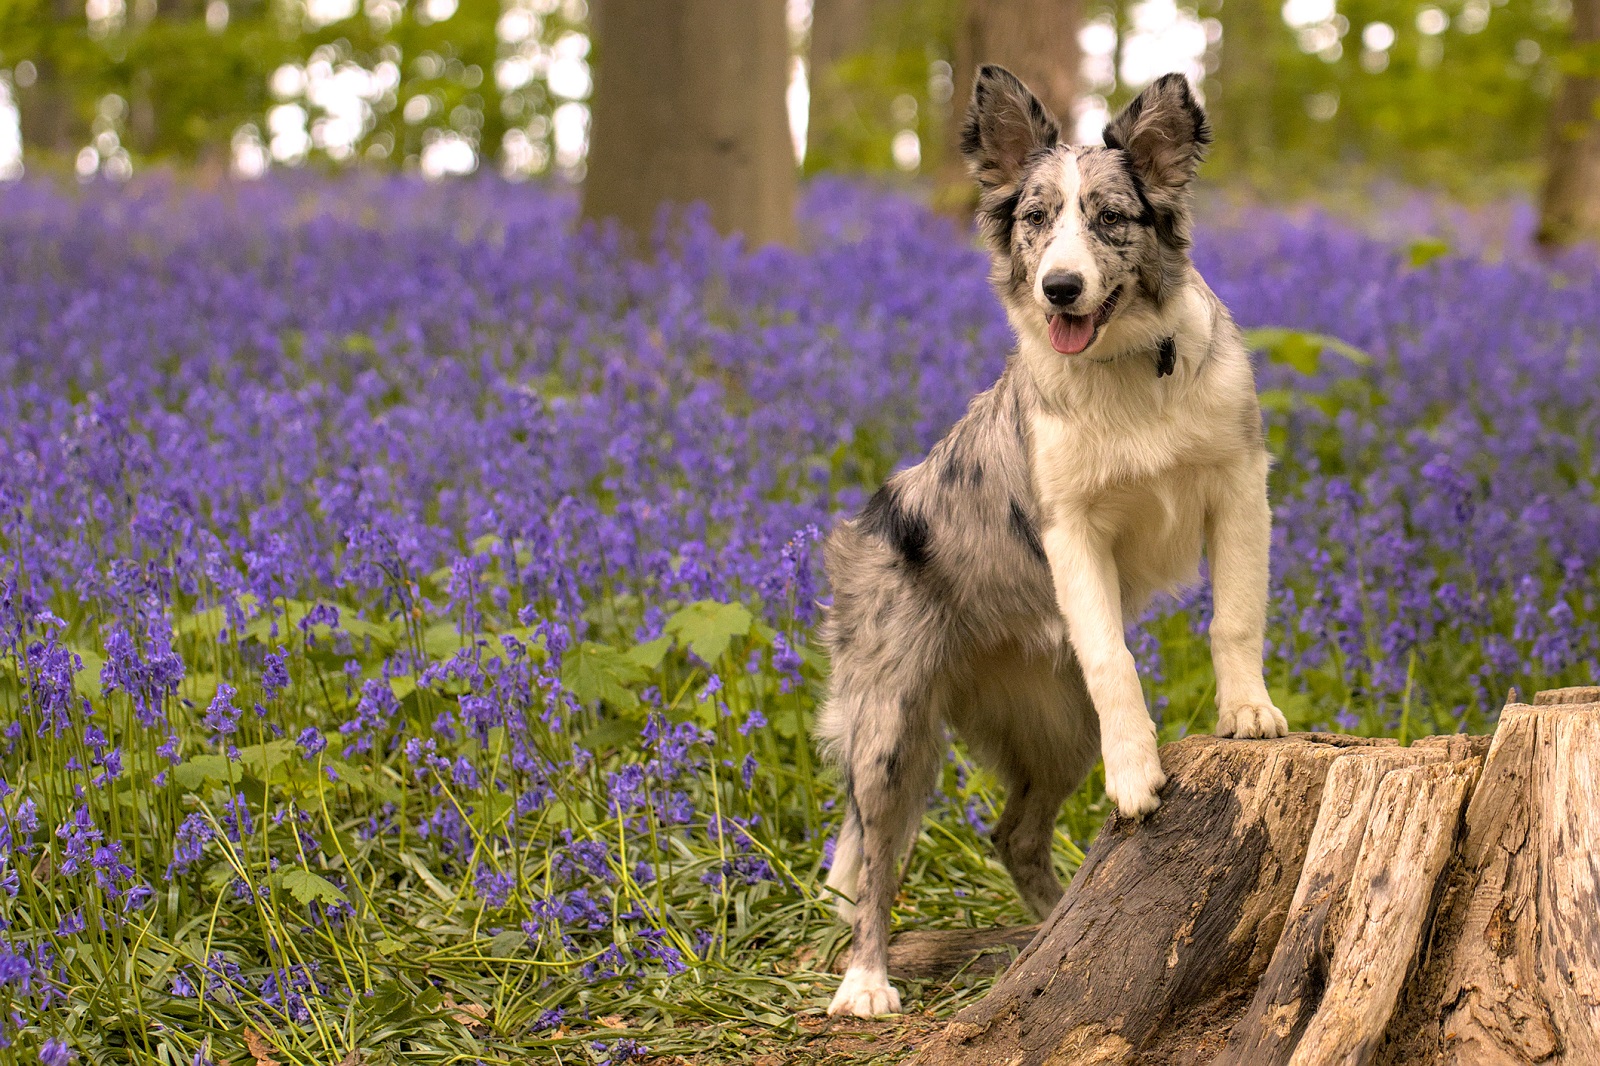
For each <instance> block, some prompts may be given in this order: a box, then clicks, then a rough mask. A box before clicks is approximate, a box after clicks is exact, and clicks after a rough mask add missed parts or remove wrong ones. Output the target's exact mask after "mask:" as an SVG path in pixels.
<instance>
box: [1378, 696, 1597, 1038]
mask: <svg viewBox="0 0 1600 1066" xmlns="http://www.w3.org/2000/svg"><path fill="white" fill-rule="evenodd" d="M1591 694H1593V695H1596V696H1600V690H1597V689H1592V688H1591V689H1578V690H1572V689H1566V690H1557V691H1555V692H1549V693H1540V694H1539V695H1538V696H1536V697H1535V698H1534V704H1533V705H1531V706H1528V705H1523V704H1512V705H1510V706H1507V707H1506V708H1505V710H1504V711H1502V712H1501V716H1500V725H1499V729H1498V730H1497V731H1496V733H1495V737H1494V745H1493V747H1492V748H1491V749H1490V752H1489V756H1488V759H1487V761H1486V762H1485V765H1484V769H1483V777H1482V780H1481V782H1480V783H1479V785H1478V787H1477V789H1476V790H1475V791H1474V793H1473V796H1472V800H1471V803H1470V804H1469V805H1468V807H1467V816H1466V835H1465V839H1464V840H1463V842H1462V845H1461V847H1460V850H1459V853H1458V858H1457V861H1456V863H1455V864H1454V866H1453V868H1452V869H1451V870H1450V871H1449V873H1448V876H1447V879H1446V883H1445V888H1444V892H1443V894H1442V897H1441V900H1440V902H1439V905H1438V907H1437V909H1436V916H1435V921H1434V925H1433V933H1432V936H1431V938H1430V942H1429V944H1428V948H1427V951H1426V952H1425V954H1424V959H1423V963H1422V965H1421V966H1419V967H1418V969H1417V971H1416V972H1415V974H1414V975H1413V977H1412V979H1411V980H1410V982H1409V983H1408V985H1407V988H1406V991H1405V994H1404V996H1403V1000H1402V1005H1401V1009H1400V1011H1399V1012H1397V1014H1396V1017H1395V1020H1394V1022H1393V1023H1391V1025H1390V1028H1389V1034H1388V1037H1387V1040H1386V1041H1385V1044H1384V1046H1383V1047H1382V1048H1381V1049H1380V1052H1379V1055H1378V1060H1377V1061H1378V1062H1380V1063H1383V1064H1385V1066H1402V1064H1403V1066H1411V1064H1414V1063H1427V1064H1435V1063H1437V1064H1458V1066H1480V1064H1482V1066H1499V1064H1505V1066H1526V1064H1530V1063H1540V1064H1549V1066H1594V1064H1596V1063H1600V701H1589V702H1579V700H1582V699H1584V698H1586V697H1588V696H1589V695H1591Z"/></svg>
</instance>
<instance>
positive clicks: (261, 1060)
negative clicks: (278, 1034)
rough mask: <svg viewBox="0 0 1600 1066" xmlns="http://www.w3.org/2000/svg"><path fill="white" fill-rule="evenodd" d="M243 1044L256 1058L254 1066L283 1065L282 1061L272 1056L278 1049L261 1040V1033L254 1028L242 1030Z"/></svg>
mask: <svg viewBox="0 0 1600 1066" xmlns="http://www.w3.org/2000/svg"><path fill="white" fill-rule="evenodd" d="M244 1046H245V1048H246V1049H247V1050H248V1051H249V1052H250V1056H251V1057H252V1058H254V1059H255V1060H256V1066H283V1063H281V1062H279V1061H278V1060H277V1059H275V1058H273V1057H272V1056H273V1055H274V1054H275V1053H276V1052H277V1050H278V1049H277V1048H275V1047H273V1046H272V1045H271V1044H269V1043H267V1042H266V1041H265V1040H263V1039H262V1037H261V1034H260V1033H258V1032H256V1031H255V1030H254V1029H246V1030H245V1031H244Z"/></svg>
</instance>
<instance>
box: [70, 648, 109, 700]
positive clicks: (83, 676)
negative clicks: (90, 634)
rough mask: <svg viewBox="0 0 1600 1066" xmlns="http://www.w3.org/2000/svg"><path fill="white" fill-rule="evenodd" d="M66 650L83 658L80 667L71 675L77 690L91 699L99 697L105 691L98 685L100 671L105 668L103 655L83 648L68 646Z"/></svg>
mask: <svg viewBox="0 0 1600 1066" xmlns="http://www.w3.org/2000/svg"><path fill="white" fill-rule="evenodd" d="M68 650H69V651H71V652H73V653H74V654H76V655H77V656H78V658H80V659H82V660H83V666H82V668H81V669H79V670H78V671H77V673H75V674H73V675H72V680H73V681H74V682H76V683H77V686H78V690H79V691H80V692H82V693H83V694H84V695H85V696H88V697H90V698H92V699H100V698H101V697H102V696H104V695H105V691H104V690H103V689H102V688H101V687H100V671H101V670H103V669H104V668H105V665H106V660H105V657H104V656H102V655H99V654H97V653H95V652H92V651H86V650H85V649H83V648H74V647H71V646H69V647H68Z"/></svg>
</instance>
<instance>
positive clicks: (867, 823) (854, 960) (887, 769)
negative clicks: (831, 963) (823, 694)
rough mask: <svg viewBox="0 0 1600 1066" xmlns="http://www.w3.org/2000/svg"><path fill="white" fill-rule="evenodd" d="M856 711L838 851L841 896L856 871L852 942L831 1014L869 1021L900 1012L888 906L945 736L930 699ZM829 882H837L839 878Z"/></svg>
mask: <svg viewBox="0 0 1600 1066" xmlns="http://www.w3.org/2000/svg"><path fill="white" fill-rule="evenodd" d="M854 710H855V711H856V713H854V714H852V715H851V720H850V725H851V728H850V733H849V736H848V738H847V741H846V747H845V751H844V753H843V754H844V756H845V759H846V760H847V773H848V775H849V776H848V781H849V792H850V810H849V812H848V814H847V816H846V821H845V829H844V832H843V833H842V834H841V836H840V840H839V844H838V845H837V846H836V847H835V850H834V870H835V871H836V872H838V877H839V884H838V885H837V886H836V887H838V888H839V890H840V891H841V892H842V891H845V887H846V884H847V883H848V881H849V880H850V879H851V878H850V876H849V875H850V873H851V869H850V868H851V866H854V867H855V870H854V874H855V876H854V878H853V880H854V882H855V884H854V888H855V907H854V908H853V914H852V916H851V917H852V921H851V925H852V932H853V937H852V943H851V948H850V966H849V968H848V969H847V970H846V971H845V975H844V981H843V982H842V983H841V984H840V985H839V991H838V993H837V994H835V996H834V997H833V1002H832V1004H830V1005H829V1007H828V1013H829V1014H853V1015H856V1016H857V1017H862V1018H870V1017H872V1016H874V1015H878V1014H894V1013H897V1012H898V1011H899V1010H900V996H899V994H898V993H897V992H896V991H895V989H894V986H892V985H891V984H890V983H889V972H888V961H889V954H888V949H889V908H890V905H891V904H892V903H893V902H894V896H895V892H896V891H897V890H898V889H899V886H900V859H901V857H902V856H904V855H905V854H906V852H907V850H908V849H909V848H910V846H911V843H912V841H914V840H915V838H916V834H917V831H918V830H919V828H920V827H921V824H922V812H923V808H924V807H925V805H926V800H927V796H928V790H929V789H930V788H931V787H932V785H933V779H934V775H935V774H936V773H937V771H938V768H939V755H940V752H941V750H942V748H943V746H944V733H943V729H942V727H941V725H940V722H939V719H938V716H937V715H936V714H935V713H934V712H933V709H932V708H931V707H930V706H929V701H928V699H927V698H926V697H921V698H916V699H911V698H902V697H897V696H884V695H875V696H873V697H872V698H870V699H869V700H868V701H867V702H865V703H864V704H863V705H861V706H859V707H857V708H855V709H854ZM852 826H854V830H853V831H852ZM841 851H843V852H844V855H843V859H842V861H841V855H840V853H841ZM828 882H829V884H830V885H834V884H835V880H834V874H832V873H830V875H829V878H828ZM841 910H842V908H841Z"/></svg>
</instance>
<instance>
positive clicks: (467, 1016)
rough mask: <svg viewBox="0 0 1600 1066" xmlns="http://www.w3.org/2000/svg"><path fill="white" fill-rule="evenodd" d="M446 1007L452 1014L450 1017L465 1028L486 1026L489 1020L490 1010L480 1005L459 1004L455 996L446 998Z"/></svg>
mask: <svg viewBox="0 0 1600 1066" xmlns="http://www.w3.org/2000/svg"><path fill="white" fill-rule="evenodd" d="M444 1005H445V1008H446V1009H447V1010H449V1012H450V1017H452V1018H454V1019H455V1020H456V1021H458V1022H460V1023H461V1024H462V1025H465V1026H474V1025H480V1026H486V1025H488V1019H489V1008H488V1007H485V1006H483V1005H482V1004H479V1003H457V1002H456V1001H455V997H454V996H445V997H444Z"/></svg>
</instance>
